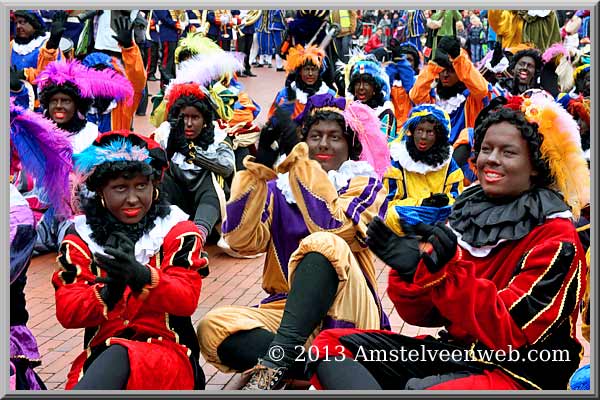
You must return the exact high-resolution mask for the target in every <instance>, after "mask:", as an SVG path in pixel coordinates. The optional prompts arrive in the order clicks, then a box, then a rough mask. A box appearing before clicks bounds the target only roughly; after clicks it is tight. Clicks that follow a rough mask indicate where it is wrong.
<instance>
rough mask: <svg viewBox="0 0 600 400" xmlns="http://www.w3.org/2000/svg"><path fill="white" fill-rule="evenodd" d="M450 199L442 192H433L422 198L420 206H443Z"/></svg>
mask: <svg viewBox="0 0 600 400" xmlns="http://www.w3.org/2000/svg"><path fill="white" fill-rule="evenodd" d="M449 201H450V199H449V198H448V196H447V195H446V194H444V193H434V194H432V195H431V196H429V197H428V198H426V199H423V201H422V202H421V205H422V206H427V207H437V208H440V207H444V206H447V205H448V202H449Z"/></svg>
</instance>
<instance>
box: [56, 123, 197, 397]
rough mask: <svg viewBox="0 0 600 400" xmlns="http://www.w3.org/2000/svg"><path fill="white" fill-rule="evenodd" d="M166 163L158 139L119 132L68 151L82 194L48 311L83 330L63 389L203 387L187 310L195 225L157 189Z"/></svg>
mask: <svg viewBox="0 0 600 400" xmlns="http://www.w3.org/2000/svg"><path fill="white" fill-rule="evenodd" d="M166 166H167V160H166V156H165V153H164V150H162V149H161V148H160V146H159V145H158V143H156V142H154V141H153V140H151V139H148V138H145V137H143V136H141V135H138V134H136V133H133V132H125V131H123V132H107V133H105V134H103V135H101V136H100V137H99V138H98V139H97V140H96V141H94V144H93V145H91V146H90V147H88V148H87V149H86V150H85V151H83V152H82V153H80V154H79V155H76V156H74V168H75V170H76V171H77V173H78V174H80V175H81V179H82V181H83V182H84V183H85V185H86V187H87V189H88V192H87V193H88V194H87V195H82V196H81V204H80V205H81V210H82V211H83V214H82V215H77V216H76V217H75V219H74V223H73V226H72V227H71V228H70V229H69V232H68V234H67V236H66V237H65V240H64V241H63V242H62V244H61V246H60V250H59V254H58V262H59V264H60V265H59V268H58V270H57V271H55V272H54V275H53V276H52V284H53V285H54V288H55V298H56V318H57V319H58V321H59V322H60V324H61V325H62V326H63V327H64V328H66V329H81V328H85V337H84V347H85V350H84V351H83V352H82V353H81V354H80V355H79V356H78V357H77V358H76V359H75V360H74V361H73V364H72V366H71V370H70V371H69V373H68V375H67V384H66V389H81V390H84V389H114V390H122V389H148V390H150V389H154V390H192V389H202V388H203V387H204V374H203V373H202V369H201V368H200V365H199V364H198V359H199V349H198V341H197V340H196V338H195V335H194V330H193V327H192V323H191V318H190V316H191V315H192V313H193V312H194V311H195V310H196V307H197V306H198V299H199V297H200V287H201V285H202V277H203V276H206V274H207V273H208V260H207V259H206V257H205V256H204V255H203V252H202V243H201V236H200V232H198V229H197V228H196V226H195V225H194V224H193V223H192V222H190V221H188V215H187V214H185V213H184V212H182V211H181V210H180V209H179V208H178V207H177V206H169V205H168V203H166V201H165V200H164V196H163V195H162V192H161V191H159V189H158V185H159V183H160V180H161V177H162V175H163V173H164V169H165V168H166ZM90 191H91V192H90Z"/></svg>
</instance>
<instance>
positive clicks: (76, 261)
mask: <svg viewBox="0 0 600 400" xmlns="http://www.w3.org/2000/svg"><path fill="white" fill-rule="evenodd" d="M589 19H590V12H589V10H283V9H271V10H126V11H125V10H67V11H64V10H51V11H46V10H14V11H11V20H10V23H11V45H10V46H11V47H10V48H11V58H10V144H11V147H10V168H11V170H10V173H11V175H10V207H11V208H10V246H11V253H10V257H11V258H10V260H11V262H10V272H11V274H10V294H11V297H10V307H11V315H10V317H11V318H10V373H11V388H12V389H30V390H43V389H45V384H44V382H43V380H42V379H40V377H39V376H38V375H37V374H36V372H35V368H36V367H38V366H39V365H40V364H41V363H42V362H43V361H44V360H43V359H42V358H41V357H40V353H39V350H38V348H37V344H36V340H35V337H34V335H33V334H32V332H31V331H30V330H29V329H28V328H27V322H28V313H27V304H26V301H25V285H26V282H27V270H28V266H29V264H30V261H31V258H32V257H33V256H35V255H38V254H44V253H49V252H55V253H57V254H58V257H57V262H58V267H57V269H56V271H55V272H54V274H53V275H52V284H53V287H54V289H55V300H56V318H57V320H58V322H59V323H60V324H61V325H62V326H63V327H64V328H66V329H84V331H85V333H84V348H83V349H82V351H81V353H80V354H79V355H78V356H77V357H76V358H75V360H73V362H72V365H71V369H70V372H69V373H68V376H67V383H66V387H65V388H66V389H69V390H71V389H72V390H92V389H93V390H101V389H115V390H124V389H128V390H129V389H132V390H135V389H147V390H202V389H204V388H205V375H204V372H203V370H202V367H201V365H200V358H201V357H202V358H204V360H206V361H207V362H208V363H209V364H211V365H212V366H214V367H215V368H217V369H218V370H219V371H222V372H226V373H228V372H229V373H233V372H241V373H243V376H244V378H245V380H244V386H243V390H276V389H281V388H283V387H285V384H286V382H287V381H288V380H289V379H301V380H309V381H310V383H311V384H312V386H314V388H316V389H340V390H345V389H400V390H422V389H429V390H461V389H462V390H464V389H478V390H507V389H508V390H515V389H517V390H520V389H556V390H560V389H563V390H566V389H567V388H570V389H586V388H587V389H589V365H587V366H583V367H581V368H580V363H581V357H582V354H583V351H582V345H581V343H580V341H579V339H578V338H577V327H576V326H577V321H578V318H579V317H580V310H583V311H581V314H582V316H583V329H584V337H585V338H586V340H588V341H589V285H590V282H589V268H588V267H589V261H590V240H589V232H590V221H589V218H590V216H589V214H590V158H591V153H590V101H591V100H590V44H591V42H590V32H589ZM273 63H274V64H275V68H277V70H278V71H283V72H285V82H284V84H283V87H273V88H272V89H273V90H272V92H273V102H272V104H271V105H270V107H269V108H268V109H264V112H265V113H266V114H267V122H266V123H265V124H259V123H258V122H257V120H256V119H257V116H258V115H259V113H260V112H261V107H260V105H259V104H258V103H257V102H256V101H255V100H254V99H253V93H251V92H248V91H247V90H246V88H245V87H244V85H243V84H242V83H241V81H240V78H242V77H247V78H252V77H255V76H256V75H257V74H256V72H257V70H256V69H257V68H259V69H260V68H272V67H273ZM157 74H158V76H157ZM258 75H260V73H258ZM148 81H160V92H159V93H158V94H156V95H154V96H149V94H148V85H147V82H148ZM147 110H149V111H151V112H150V113H149V114H150V115H148V116H147V118H148V119H149V121H150V122H151V124H152V125H153V126H154V127H155V129H153V130H152V131H151V132H141V131H140V129H139V128H138V127H136V126H135V124H134V116H138V117H146V112H147ZM208 243H216V244H217V246H219V247H220V248H221V249H223V250H224V251H225V252H226V253H227V254H228V255H230V256H231V257H239V258H250V257H259V256H264V267H263V269H262V271H256V273H257V274H261V276H262V288H263V290H264V291H265V293H266V297H265V299H264V300H262V301H261V302H260V304H259V305H257V306H254V307H247V306H245V305H235V304H232V305H228V306H222V307H218V308H214V309H212V310H210V311H208V312H207V313H206V314H205V315H204V316H203V317H202V319H201V320H200V321H199V323H198V324H197V325H196V326H194V324H193V323H192V319H191V316H192V314H193V313H194V312H195V310H196V308H197V306H198V302H199V300H200V298H201V296H202V290H201V289H202V282H203V278H204V277H206V276H207V275H208V274H209V260H210V254H208V253H207V252H206V251H205V248H206V247H207V244H208ZM375 258H378V259H379V260H381V261H382V262H383V263H384V264H385V265H387V266H388V267H389V281H388V285H387V293H388V295H389V298H390V299H391V300H392V302H393V304H394V306H395V307H394V310H395V312H397V313H398V314H399V316H400V317H401V318H402V319H403V320H404V321H406V322H408V323H410V324H413V325H417V326H422V327H439V328H440V331H439V332H438V334H437V335H436V336H417V337H410V336H407V335H403V334H400V333H396V332H393V331H392V330H391V326H390V321H389V318H388V317H389V316H388V315H386V312H385V311H384V309H383V307H382V302H381V298H380V296H379V295H378V293H379V291H378V285H380V284H381V282H380V281H378V279H377V276H376V269H375V266H374V263H375ZM273 349H276V350H278V352H274V351H273ZM418 349H426V350H427V351H429V352H433V353H438V352H440V351H441V352H448V353H451V354H452V357H450V358H447V359H445V360H442V359H435V358H433V359H422V358H420V359H413V358H412V357H411V358H410V359H406V358H402V357H401V358H397V357H391V358H388V357H383V358H379V357H377V359H372V358H369V357H365V356H364V355H365V352H376V353H378V354H381V353H383V354H390V355H391V354H394V353H395V352H398V351H402V352H404V351H407V352H410V351H417V350H418ZM509 349H511V350H513V349H514V350H515V351H517V352H518V353H519V357H517V358H516V359H513V358H510V359H505V358H502V357H498V354H499V353H501V352H507V351H509ZM482 351H483V352H489V353H490V354H492V357H491V359H490V358H482V357H480V356H478V354H482V353H481V352H482ZM544 351H545V352H556V351H562V352H563V354H566V355H567V358H566V359H564V358H563V359H560V360H547V359H544V360H543V361H542V360H541V359H534V358H531V357H528V355H529V354H531V353H540V352H544ZM303 353H306V355H309V357H300V355H301V354H303ZM419 354H422V352H421V351H420V350H419ZM278 355H281V357H279V356H278ZM301 360H302V361H301Z"/></svg>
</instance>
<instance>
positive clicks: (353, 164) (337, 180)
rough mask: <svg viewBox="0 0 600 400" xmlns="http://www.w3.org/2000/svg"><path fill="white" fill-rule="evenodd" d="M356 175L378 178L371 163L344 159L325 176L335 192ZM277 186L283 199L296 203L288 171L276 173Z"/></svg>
mask: <svg viewBox="0 0 600 400" xmlns="http://www.w3.org/2000/svg"><path fill="white" fill-rule="evenodd" d="M357 176H368V177H370V178H377V179H379V178H378V176H377V173H375V170H374V169H373V167H372V166H371V164H369V163H368V162H366V161H354V160H348V161H344V163H342V165H340V168H339V169H338V170H331V171H329V172H327V177H328V178H329V181H330V182H331V183H332V184H333V186H334V187H335V190H336V191H337V192H339V191H340V189H342V188H343V187H345V186H346V185H347V184H348V181H350V179H352V178H354V177H357ZM277 188H278V189H279V190H281V194H283V196H284V197H285V201H287V202H288V203H289V204H296V199H295V198H294V194H293V193H292V187H291V186H290V174H289V172H286V173H285V174H277Z"/></svg>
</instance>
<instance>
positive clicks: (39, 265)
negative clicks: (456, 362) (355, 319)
mask: <svg viewBox="0 0 600 400" xmlns="http://www.w3.org/2000/svg"><path fill="white" fill-rule="evenodd" d="M254 72H255V73H257V74H258V75H259V76H258V77H255V78H242V80H241V82H242V83H243V84H244V85H245V86H246V88H247V90H248V92H249V93H250V94H251V95H252V97H253V98H254V99H255V100H256V101H257V102H258V103H259V104H260V105H261V107H262V108H263V111H262V112H261V114H260V115H259V117H258V119H259V122H261V123H262V122H264V121H265V119H266V117H265V115H266V112H267V110H268V107H269V106H270V103H271V101H272V100H273V98H274V97H275V93H276V92H277V91H278V90H279V89H280V88H281V87H282V85H283V81H284V73H283V72H276V71H275V69H274V68H273V69H268V68H255V69H254ZM157 87H158V85H157V83H156V82H150V93H156V92H157V91H158V89H157ZM148 115H149V111H148ZM135 130H136V131H138V132H140V133H146V134H148V133H150V132H151V130H152V127H151V125H150V124H149V122H148V121H147V117H136V120H135ZM207 251H208V253H209V256H210V275H209V276H208V277H207V278H206V279H204V282H203V285H202V294H201V297H200V303H199V304H198V308H197V309H196V312H195V313H194V315H193V316H192V320H193V322H194V324H196V323H197V322H198V320H199V319H200V318H201V317H202V316H203V315H204V314H206V312H208V311H209V310H211V309H212V308H214V307H218V306H222V305H229V304H236V305H255V304H257V303H259V302H260V300H262V299H263V298H264V297H266V296H265V294H264V293H263V291H262V289H261V287H260V281H261V276H262V263H263V257H260V258H256V259H252V260H240V259H234V258H230V257H229V256H227V255H226V254H224V253H222V252H221V250H220V249H219V248H217V247H216V246H209V247H208V248H207ZM55 257H56V255H55V254H49V255H45V256H41V257H37V258H35V259H34V260H33V261H32V264H31V266H30V269H29V273H28V282H27V288H26V295H27V305H28V310H29V315H30V319H29V323H28V326H29V327H30V328H31V329H32V331H33V333H34V334H35V336H36V338H37V340H38V345H39V347H40V352H41V355H42V366H41V367H39V368H38V369H37V371H38V373H39V374H40V376H41V378H42V379H43V380H44V382H46V385H47V386H48V388H49V389H64V385H65V381H66V375H67V372H68V370H69V366H70V363H71V362H72V361H73V360H74V359H75V357H76V356H77V355H78V354H79V353H80V352H81V351H82V349H83V330H81V329H72V330H65V329H63V327H62V326H61V325H60V324H59V323H58V322H57V320H56V316H55V308H54V290H53V288H52V285H51V283H50V277H51V275H52V272H53V270H54V269H55V267H56V261H55ZM376 266H377V276H378V284H379V294H380V296H381V297H382V303H383V307H384V310H385V311H386V313H387V314H388V315H389V317H390V321H391V324H392V328H393V330H394V331H396V332H401V333H403V334H406V335H411V336H412V335H417V334H426V333H429V334H434V333H435V332H436V329H424V328H419V327H415V326H412V325H409V324H406V323H404V321H402V319H400V317H399V316H398V313H396V311H395V310H394V308H393V304H392V302H391V300H390V299H389V298H388V297H387V294H385V289H386V287H387V274H388V271H387V268H386V267H384V266H383V264H382V263H381V262H379V261H378V262H377V264H376ZM578 332H579V324H578ZM582 342H583V343H584V346H585V358H584V360H583V363H589V345H588V344H587V342H585V341H582ZM201 364H202V366H203V369H204V373H205V374H206V380H207V385H206V388H207V390H221V389H223V387H224V386H225V385H227V384H228V383H229V382H230V381H231V380H232V378H233V377H234V375H231V374H223V373H220V372H217V370H216V369H215V368H214V367H212V366H211V365H209V364H207V363H206V362H205V361H204V360H201Z"/></svg>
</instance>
